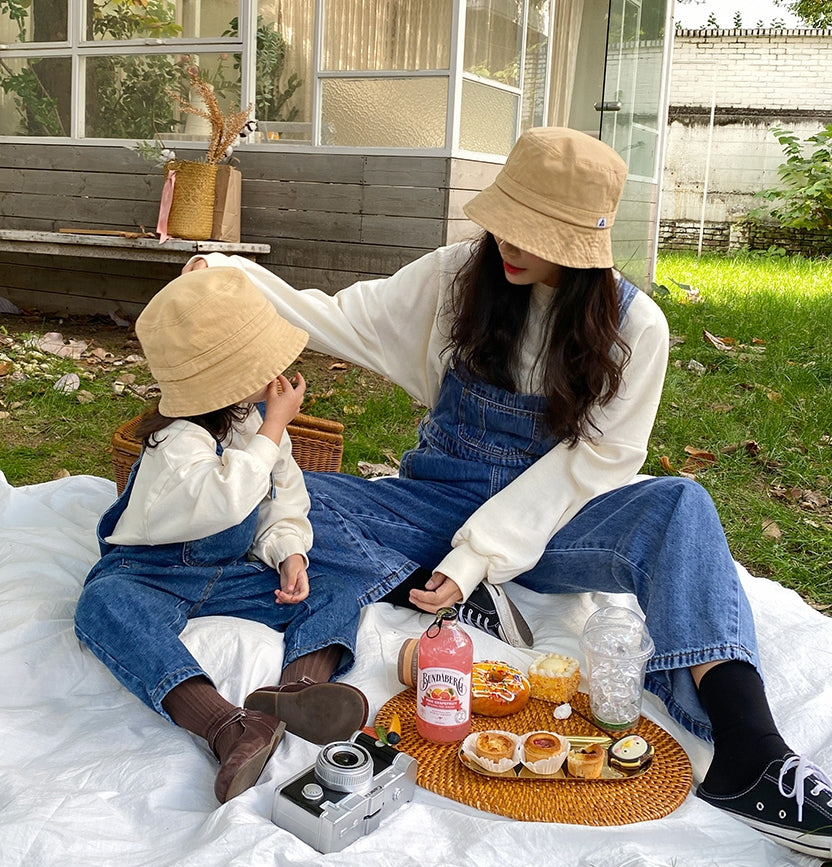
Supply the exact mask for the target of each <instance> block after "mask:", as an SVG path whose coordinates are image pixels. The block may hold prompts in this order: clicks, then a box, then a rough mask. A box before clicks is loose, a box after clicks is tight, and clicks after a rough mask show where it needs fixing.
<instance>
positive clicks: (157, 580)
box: [75, 445, 359, 719]
mask: <svg viewBox="0 0 832 867" xmlns="http://www.w3.org/2000/svg"><path fill="white" fill-rule="evenodd" d="M221 453H222V447H221V446H219V445H218V447H217V454H221ZM140 461H141V458H139V460H138V461H136V463H135V464H134V466H133V469H132V471H131V473H130V478H129V480H128V482H127V485H126V487H125V489H124V492H123V493H122V494H121V496H120V497H119V498H118V499H117V500H116V502H115V503H114V504H113V505H112V506H111V507H110V508H109V509H108V510H107V511H106V512H105V513H104V515H103V516H102V517H101V520H100V521H99V524H98V529H97V533H98V542H99V546H100V548H101V554H102V557H101V559H100V560H99V561H98V563H96V564H95V566H93V568H92V569H91V570H90V573H89V574H88V575H87V579H86V581H85V583H84V588H83V590H82V591H81V596H80V598H79V600H78V605H77V608H76V612H75V633H76V635H77V636H78V638H79V639H80V640H81V641H82V642H83V643H84V644H86V645H87V646H88V647H89V648H90V650H92V652H93V653H94V654H95V655H96V656H97V657H98V658H99V659H100V660H101V661H102V662H103V663H104V665H106V666H107V668H109V669H110V671H111V672H112V673H113V674H114V675H115V677H116V678H117V679H118V680H119V681H120V682H121V683H122V684H123V685H124V686H126V687H127V689H129V690H130V691H131V692H132V693H133V694H134V695H136V696H138V697H139V698H140V699H141V700H142V701H143V702H144V703H145V704H147V705H149V706H150V707H152V708H153V709H154V710H156V711H158V712H159V713H160V714H161V715H162V716H164V717H165V718H167V719H170V717H169V716H168V714H167V713H166V712H165V710H164V709H163V707H162V700H163V699H164V697H165V696H166V695H167V693H168V692H169V691H170V690H171V689H172V688H173V687H175V686H176V685H177V684H179V683H182V681H184V680H187V679H188V678H191V677H196V676H198V675H202V676H204V677H208V675H207V674H206V673H205V672H204V671H203V669H202V668H201V666H200V665H199V663H198V662H197V661H196V659H194V657H193V656H192V655H191V654H190V653H189V651H188V649H187V648H186V647H185V645H184V644H183V643H182V641H181V640H180V638H179V635H180V633H181V632H182V630H183V629H184V628H185V626H186V624H187V622H188V620H190V619H191V618H192V617H207V616H210V615H227V616H232V617H241V618H244V619H245V620H256V621H257V622H259V623H264V624H265V625H266V626H270V627H271V628H272V629H275V630H278V631H280V632H283V633H284V656H283V664H284V666H285V665H287V664H288V663H290V662H292V661H293V660H295V659H297V658H298V657H299V656H303V655H305V654H307V653H311V652H312V651H314V650H318V649H320V648H322V647H327V646H329V645H332V644H339V645H342V646H343V647H344V648H345V652H344V655H343V657H342V659H341V665H340V668H339V671H338V672H337V673H338V674H340V673H341V672H343V671H346V670H348V669H349V668H350V667H351V665H352V663H353V660H354V648H355V644H354V638H355V633H356V631H357V629H358V617H359V606H358V603H357V601H355V600H354V599H353V598H352V597H351V596H350V595H349V594H347V593H345V592H344V588H343V586H341V584H340V582H339V581H338V579H337V576H336V577H335V578H333V579H332V580H329V579H327V580H324V581H318V582H316V583H315V586H314V588H310V593H309V596H308V597H307V599H305V600H304V601H303V602H298V603H296V604H294V605H289V604H278V603H276V601H275V597H274V591H275V589H277V588H278V587H279V586H280V576H279V575H278V574H277V572H276V571H275V570H274V569H272V568H271V567H270V566H267V565H266V564H265V563H261V562H260V561H259V560H247V559H246V555H247V553H248V550H249V548H250V547H251V545H252V542H253V539H254V533H255V530H256V526H257V511H258V509H257V508H255V509H254V510H253V511H252V512H251V514H250V515H248V517H247V518H245V520H243V521H242V522H241V523H239V524H237V525H236V526H233V527H229V528H228V529H226V530H223V531H221V532H219V533H214V534H213V535H211V536H206V537H205V538H203V539H196V540H194V541H190V542H181V543H180V542H177V543H171V544H166V545H110V544H108V543H107V542H105V541H104V539H105V538H106V537H107V536H109V535H110V534H111V533H112V532H113V530H114V528H115V526H116V522H117V521H118V519H119V517H120V516H121V514H122V512H123V511H124V509H125V507H126V505H127V501H128V499H129V497H130V493H131V491H132V489H133V481H134V479H135V477H136V472H137V470H138V467H139V463H140ZM277 679H278V678H277V672H276V673H275V682H277ZM209 680H210V677H209Z"/></svg>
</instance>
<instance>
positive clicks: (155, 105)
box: [86, 53, 240, 140]
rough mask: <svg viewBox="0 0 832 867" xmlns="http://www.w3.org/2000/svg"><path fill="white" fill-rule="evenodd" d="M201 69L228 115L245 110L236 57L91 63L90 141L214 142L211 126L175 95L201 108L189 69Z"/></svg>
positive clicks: (108, 59)
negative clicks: (173, 94) (241, 107)
mask: <svg viewBox="0 0 832 867" xmlns="http://www.w3.org/2000/svg"><path fill="white" fill-rule="evenodd" d="M190 65H193V66H196V67H198V68H199V70H200V72H201V75H202V78H203V79H204V80H205V81H207V82H208V83H209V84H210V85H211V86H212V87H213V89H214V94H215V96H216V97H217V102H218V103H219V107H220V109H221V110H222V111H223V112H224V113H226V114H227V113H228V112H230V111H236V110H237V109H238V108H239V105H240V72H239V69H236V68H235V65H236V64H235V60H234V57H233V55H230V54H207V53H203V54H199V55H197V54H184V55H183V54H180V55H167V54H161V55H159V54H157V55H142V54H138V55H114V56H109V57H89V58H87V107H86V135H87V137H89V138H138V139H151V138H153V137H155V136H158V137H159V138H160V139H162V140H165V139H166V138H167V139H170V140H174V139H195V140H202V139H207V138H209V137H210V132H211V127H210V124H209V121H208V120H207V119H205V118H202V117H199V116H198V115H194V114H189V113H187V112H185V111H183V110H182V109H181V108H180V107H179V105H178V104H177V103H176V101H175V100H174V99H173V98H172V97H171V96H170V95H169V94H168V93H167V92H166V90H168V89H169V90H174V91H176V92H177V93H179V94H180V95H181V96H182V98H183V99H185V100H186V101H187V102H189V103H190V104H191V105H192V106H194V107H195V108H198V109H203V110H204V108H205V104H204V102H203V101H202V97H201V95H200V94H199V92H198V91H197V90H190V91H189V89H188V86H189V82H188V78H187V75H186V69H187V67H188V66H190Z"/></svg>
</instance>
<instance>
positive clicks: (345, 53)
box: [321, 0, 453, 70]
mask: <svg viewBox="0 0 832 867" xmlns="http://www.w3.org/2000/svg"><path fill="white" fill-rule="evenodd" d="M452 12H453V4H452V3H451V2H450V0H335V2H333V0H329V2H327V3H326V11H325V18H324V50H323V58H322V60H321V67H322V69H332V70H381V69H394V70H401V69H412V70H421V69H447V68H448V65H449V63H450V56H451V15H452Z"/></svg>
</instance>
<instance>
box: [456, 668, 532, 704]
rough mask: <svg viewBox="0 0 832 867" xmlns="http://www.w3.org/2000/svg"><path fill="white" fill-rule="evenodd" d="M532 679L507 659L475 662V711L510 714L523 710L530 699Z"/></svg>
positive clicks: (473, 690) (472, 684)
mask: <svg viewBox="0 0 832 867" xmlns="http://www.w3.org/2000/svg"><path fill="white" fill-rule="evenodd" d="M529 692H530V687H529V681H528V679H527V678H526V675H524V674H523V672H522V671H520V669H518V668H512V666H510V665H507V664H506V663H505V662H492V661H490V660H489V661H486V662H475V663H474V667H473V670H472V672H471V712H472V713H478V714H482V715H483V716H508V715H509V714H510V713H517V711H520V710H523V708H524V707H525V706H526V704H527V702H528V700H529Z"/></svg>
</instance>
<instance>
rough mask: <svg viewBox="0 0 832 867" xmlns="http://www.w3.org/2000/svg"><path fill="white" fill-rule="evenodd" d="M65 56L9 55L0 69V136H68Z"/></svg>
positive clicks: (68, 73) (67, 62)
mask: <svg viewBox="0 0 832 867" xmlns="http://www.w3.org/2000/svg"><path fill="white" fill-rule="evenodd" d="M71 70H72V63H71V61H70V59H69V58H68V57H32V58H27V59H25V60H24V59H22V58H13V57H10V58H8V59H7V60H5V61H4V62H3V67H2V69H0V135H38V136H47V135H50V136H65V135H69V115H70V79H71Z"/></svg>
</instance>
